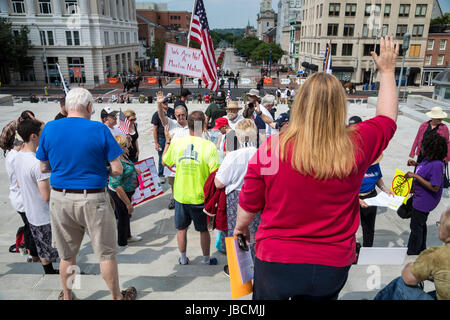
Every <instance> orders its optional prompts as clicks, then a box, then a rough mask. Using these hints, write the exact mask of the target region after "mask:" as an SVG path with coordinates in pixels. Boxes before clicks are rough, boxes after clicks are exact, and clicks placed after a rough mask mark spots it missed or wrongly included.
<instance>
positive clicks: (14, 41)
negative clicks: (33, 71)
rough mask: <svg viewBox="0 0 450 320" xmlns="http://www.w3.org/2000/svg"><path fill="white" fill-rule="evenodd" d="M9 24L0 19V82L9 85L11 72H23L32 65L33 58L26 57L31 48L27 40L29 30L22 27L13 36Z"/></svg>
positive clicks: (4, 19) (6, 20)
mask: <svg viewBox="0 0 450 320" xmlns="http://www.w3.org/2000/svg"><path fill="white" fill-rule="evenodd" d="M11 25H12V24H11V22H9V21H8V19H6V18H0V81H1V82H2V83H10V81H11V77H10V73H11V71H14V72H24V71H26V70H28V69H29V68H30V65H31V64H32V63H33V57H29V56H28V50H30V49H31V48H32V46H31V42H30V41H29V40H28V33H29V30H28V28H27V27H26V26H22V27H21V29H20V31H19V32H18V34H13V32H12V29H11Z"/></svg>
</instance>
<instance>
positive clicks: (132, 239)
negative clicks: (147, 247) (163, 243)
mask: <svg viewBox="0 0 450 320" xmlns="http://www.w3.org/2000/svg"><path fill="white" fill-rule="evenodd" d="M141 240H142V237H141V236H132V237H131V238H128V242H137V241H141Z"/></svg>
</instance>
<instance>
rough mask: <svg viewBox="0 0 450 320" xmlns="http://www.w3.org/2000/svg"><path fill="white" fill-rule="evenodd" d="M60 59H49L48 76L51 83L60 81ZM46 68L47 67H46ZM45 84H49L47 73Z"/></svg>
mask: <svg viewBox="0 0 450 320" xmlns="http://www.w3.org/2000/svg"><path fill="white" fill-rule="evenodd" d="M57 63H58V57H47V67H48V75H49V77H50V83H54V82H55V80H58V81H59V80H60V76H59V72H58V66H57V65H56V64H57ZM44 68H45V66H44ZM44 72H45V82H47V72H46V71H45V69H44Z"/></svg>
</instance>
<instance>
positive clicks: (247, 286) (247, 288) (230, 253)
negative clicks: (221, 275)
mask: <svg viewBox="0 0 450 320" xmlns="http://www.w3.org/2000/svg"><path fill="white" fill-rule="evenodd" d="M234 239H236V237H226V238H225V246H226V248H227V259H228V272H229V273H230V285H231V298H232V299H236V298H240V297H243V296H246V295H248V294H250V293H252V292H253V285H252V281H248V282H246V283H244V284H242V282H241V275H240V271H239V266H238V261H237V257H236V253H235V252H236V250H235V248H234V241H233V240H234Z"/></svg>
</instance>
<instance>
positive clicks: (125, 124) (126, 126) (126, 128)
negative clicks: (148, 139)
mask: <svg viewBox="0 0 450 320" xmlns="http://www.w3.org/2000/svg"><path fill="white" fill-rule="evenodd" d="M130 125H131V122H130V121H128V118H127V117H125V115H124V114H123V112H122V110H120V112H119V127H118V128H119V129H120V131H122V132H123V133H125V134H130Z"/></svg>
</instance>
